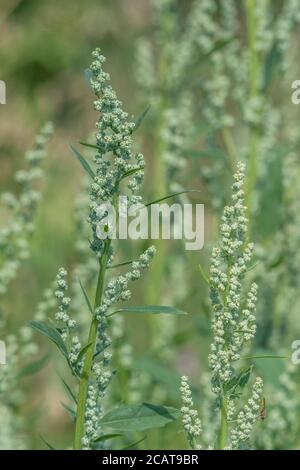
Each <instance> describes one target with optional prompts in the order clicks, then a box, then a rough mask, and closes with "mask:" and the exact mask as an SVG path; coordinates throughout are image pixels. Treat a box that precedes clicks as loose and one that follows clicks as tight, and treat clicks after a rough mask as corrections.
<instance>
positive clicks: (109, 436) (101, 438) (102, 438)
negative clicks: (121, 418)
mask: <svg viewBox="0 0 300 470" xmlns="http://www.w3.org/2000/svg"><path fill="white" fill-rule="evenodd" d="M116 437H123V434H103V435H102V436H99V437H96V439H93V442H102V441H108V440H109V439H115V438H116Z"/></svg>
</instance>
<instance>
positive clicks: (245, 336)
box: [209, 163, 257, 393]
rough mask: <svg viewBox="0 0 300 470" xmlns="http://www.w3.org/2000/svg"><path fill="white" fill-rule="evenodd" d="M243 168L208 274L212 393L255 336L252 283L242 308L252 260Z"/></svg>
mask: <svg viewBox="0 0 300 470" xmlns="http://www.w3.org/2000/svg"><path fill="white" fill-rule="evenodd" d="M244 172H245V166H244V164H242V163H239V164H238V168H237V172H236V174H235V175H234V180H235V182H234V184H233V188H232V190H233V194H232V205H231V206H229V207H226V208H225V210H224V215H223V217H222V224H221V229H220V233H221V240H220V243H219V246H218V247H216V248H214V250H213V254H212V264H211V271H210V297H211V302H212V308H213V322H212V328H213V334H214V340H213V343H212V345H211V354H210V356H209V362H210V367H211V370H212V372H213V377H214V380H213V383H214V389H215V391H216V392H217V393H218V391H219V385H218V383H219V382H221V383H224V382H227V381H228V380H230V378H231V376H232V373H233V362H234V361H237V360H238V359H239V358H240V352H241V350H242V347H243V345H244V344H245V342H247V341H249V340H251V339H252V338H253V336H254V334H255V329H256V328H255V316H254V312H255V309H256V297H257V286H256V284H255V283H253V284H252V285H251V287H250V290H249V292H248V294H247V296H246V304H245V305H244V306H243V304H242V289H243V280H244V277H245V273H246V272H247V269H248V266H249V262H250V260H251V255H252V250H253V245H252V244H248V245H245V234H246V231H247V219H246V216H245V209H246V208H245V207H244V191H243V184H244Z"/></svg>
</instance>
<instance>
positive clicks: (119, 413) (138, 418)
mask: <svg viewBox="0 0 300 470" xmlns="http://www.w3.org/2000/svg"><path fill="white" fill-rule="evenodd" d="M180 415H181V413H180V411H179V410H177V409H175V408H171V407H166V406H157V405H152V404H150V403H143V404H142V405H123V406H120V407H118V408H115V409H114V410H112V411H110V412H109V413H107V414H106V415H105V416H103V418H102V419H101V420H100V424H101V425H102V426H107V427H109V428H110V429H115V430H118V431H127V432H130V431H144V430H145V429H151V428H159V427H163V426H165V425H166V424H168V423H171V422H172V421H175V420H176V419H177V418H179V417H180Z"/></svg>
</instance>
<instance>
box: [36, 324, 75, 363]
mask: <svg viewBox="0 0 300 470" xmlns="http://www.w3.org/2000/svg"><path fill="white" fill-rule="evenodd" d="M29 325H30V326H31V328H33V329H34V330H37V331H38V332H39V333H41V334H42V335H44V336H46V337H47V338H49V339H50V340H51V341H52V342H53V343H54V344H56V346H57V347H58V349H59V350H60V351H61V353H62V354H63V355H64V356H65V357H66V358H68V351H67V348H66V345H65V343H64V342H63V339H62V337H61V335H60V334H59V333H58V331H57V330H56V329H55V328H53V327H52V326H49V325H47V324H46V323H44V322H40V321H30V322H29Z"/></svg>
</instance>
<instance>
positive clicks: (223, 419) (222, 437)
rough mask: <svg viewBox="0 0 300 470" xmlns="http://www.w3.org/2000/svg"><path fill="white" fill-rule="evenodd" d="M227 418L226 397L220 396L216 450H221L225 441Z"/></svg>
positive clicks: (224, 445)
mask: <svg viewBox="0 0 300 470" xmlns="http://www.w3.org/2000/svg"><path fill="white" fill-rule="evenodd" d="M227 433H228V420H227V398H226V397H225V396H223V397H222V400H221V423H220V430H219V438H218V450H223V449H224V448H225V447H226V443H227Z"/></svg>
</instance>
